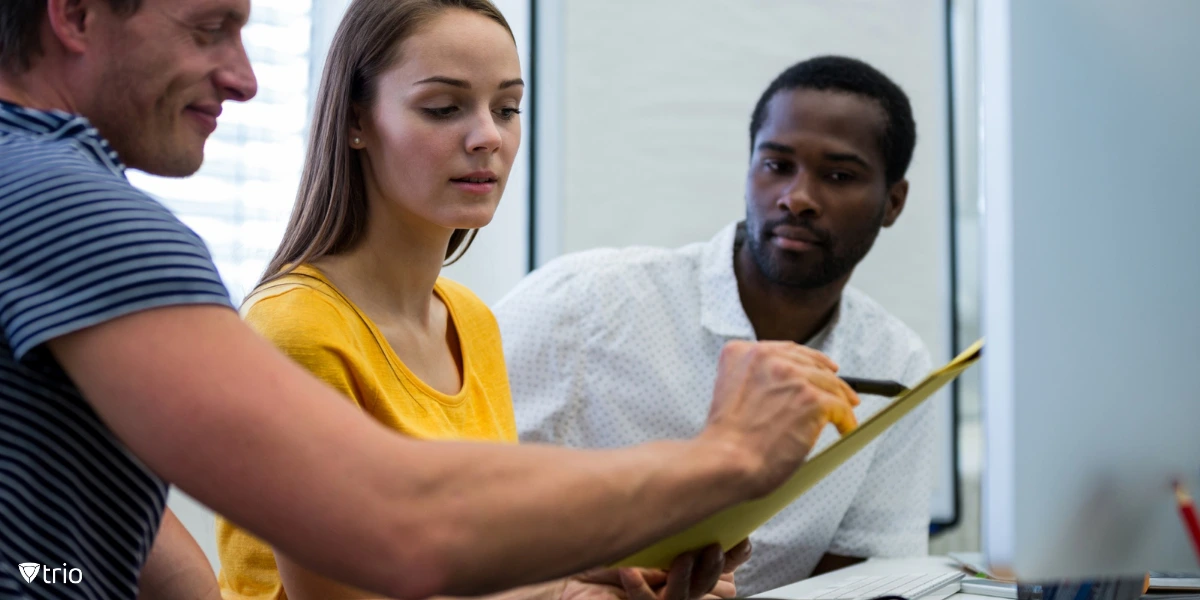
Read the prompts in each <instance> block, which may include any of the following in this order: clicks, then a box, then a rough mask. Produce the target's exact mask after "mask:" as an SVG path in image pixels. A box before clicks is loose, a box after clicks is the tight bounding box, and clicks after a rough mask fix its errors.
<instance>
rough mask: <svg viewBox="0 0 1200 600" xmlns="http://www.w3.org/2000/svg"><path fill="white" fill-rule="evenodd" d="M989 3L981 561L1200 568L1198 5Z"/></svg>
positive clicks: (1068, 568)
mask: <svg viewBox="0 0 1200 600" xmlns="http://www.w3.org/2000/svg"><path fill="white" fill-rule="evenodd" d="M980 9H981V12H980V14H979V17H980V18H979V29H980V38H979V41H980V46H979V51H980V78H981V83H982V87H981V98H982V105H981V114H982V134H983V142H982V144H983V145H982V148H981V154H982V158H981V167H982V177H983V181H984V184H983V187H984V212H985V216H984V244H983V246H984V250H983V251H984V261H983V262H984V265H983V269H984V274H983V278H984V290H983V294H984V296H983V298H984V308H983V313H984V317H983V318H984V335H985V336H986V339H987V347H986V348H985V350H984V358H983V369H984V370H983V377H984V395H983V404H984V412H983V415H984V431H985V444H986V451H985V461H986V462H985V466H984V478H983V529H984V532H983V533H984V542H983V544H984V550H985V554H986V555H987V557H988V559H989V561H990V562H991V563H992V564H993V565H1000V566H1008V567H1011V568H1012V569H1013V570H1014V571H1015V573H1016V574H1017V575H1018V576H1019V577H1021V578H1023V579H1027V580H1031V581H1032V580H1038V579H1057V578H1074V577H1085V576H1089V577H1090V576H1101V575H1118V574H1134V573H1141V572H1145V571H1147V570H1151V569H1157V570H1192V571H1195V570H1198V567H1197V565H1198V562H1197V557H1196V555H1195V553H1194V552H1193V550H1192V548H1191V545H1190V544H1189V542H1188V539H1187V537H1186V534H1185V529H1184V528H1183V526H1182V524H1181V521H1180V518H1179V515H1178V513H1177V512H1176V505H1175V498H1174V495H1173V493H1172V491H1171V488H1170V481H1171V480H1172V479H1173V478H1176V477H1181V478H1183V480H1184V482H1185V483H1186V484H1188V485H1189V486H1190V487H1191V489H1192V490H1193V491H1200V63H1197V57H1200V35H1197V34H1196V30H1197V29H1198V28H1200V2H1196V1H1194V0H1154V1H1150V2H1143V1H1131V0H1126V1H1118V0H1055V1H1053V2H1046V1H1045V0H989V1H988V2H983V3H981V5H980Z"/></svg>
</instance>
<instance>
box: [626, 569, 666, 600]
mask: <svg viewBox="0 0 1200 600" xmlns="http://www.w3.org/2000/svg"><path fill="white" fill-rule="evenodd" d="M617 574H618V576H619V577H620V578H621V587H623V588H625V594H626V595H627V596H629V600H658V597H657V596H656V595H655V594H654V590H653V589H651V588H650V585H649V584H647V583H646V580H645V579H644V578H643V577H642V572H641V571H640V570H638V569H631V568H624V569H618V570H617Z"/></svg>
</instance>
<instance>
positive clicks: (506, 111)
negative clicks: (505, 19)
mask: <svg viewBox="0 0 1200 600" xmlns="http://www.w3.org/2000/svg"><path fill="white" fill-rule="evenodd" d="M497 112H499V113H500V118H501V119H504V120H505V121H511V120H512V119H513V117H516V116H517V115H519V114H521V109H519V108H516V107H508V108H502V109H500V110H499V111H497Z"/></svg>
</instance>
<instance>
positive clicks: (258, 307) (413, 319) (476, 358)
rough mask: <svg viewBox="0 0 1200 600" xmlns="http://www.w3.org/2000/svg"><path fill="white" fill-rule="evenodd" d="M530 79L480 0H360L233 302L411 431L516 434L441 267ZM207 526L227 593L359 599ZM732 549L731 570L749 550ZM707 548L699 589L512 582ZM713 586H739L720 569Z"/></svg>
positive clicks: (482, 309) (470, 320)
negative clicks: (268, 236) (277, 212)
mask: <svg viewBox="0 0 1200 600" xmlns="http://www.w3.org/2000/svg"><path fill="white" fill-rule="evenodd" d="M523 91H524V83H523V82H522V80H521V68H520V62H519V60H518V57H517V52H516V44H515V41H514V39H513V35H512V32H511V30H510V29H509V27H508V24H507V22H506V21H505V19H504V17H503V15H501V14H500V12H499V11H498V10H497V9H496V8H495V7H494V6H493V5H492V4H491V3H490V2H488V1H487V0H355V1H354V2H352V3H351V5H350V6H349V8H348V9H347V13H346V15H345V17H344V18H343V20H342V23H341V25H340V26H339V28H338V31H337V34H336V35H335V37H334V40H333V43H332V47H331V49H330V52H329V55H328V58H327V60H326V64H325V72H324V74H323V77H322V81H321V85H320V89H319V91H318V95H317V101H316V108H315V115H314V117H313V127H312V130H311V139H310V142H309V147H308V153H307V156H306V159H305V165H304V171H303V176H302V179H301V183H300V188H299V192H298V197H297V200H296V205H295V208H294V210H293V213H292V216H291V219H290V221H289V223H288V226H287V230H286V232H285V234H284V238H283V242H282V243H281V244H280V247H279V249H278V251H277V252H276V254H275V256H274V258H273V259H272V260H271V262H270V265H269V266H268V267H267V270H266V273H265V274H264V277H263V280H262V281H261V282H260V284H259V286H258V287H257V288H256V289H255V290H254V291H253V292H252V293H251V294H250V295H249V296H248V297H247V298H246V300H245V303H244V304H243V306H242V314H243V316H244V317H245V319H246V320H247V321H248V322H249V323H250V324H251V325H252V326H253V327H254V328H255V329H256V330H257V331H258V332H259V333H261V334H262V335H264V336H265V337H267V338H268V339H269V340H271V341H272V342H273V343H274V344H275V345H276V346H278V347H279V348H280V349H282V350H283V351H284V352H285V353H286V354H288V355H289V356H291V357H292V358H293V359H295V360H296V361H298V362H300V363H301V364H302V365H303V366H305V367H306V368H307V369H309V370H310V371H312V372H313V373H314V374H316V375H317V376H319V377H320V378H321V379H323V380H325V381H326V382H327V383H329V384H330V385H332V386H334V387H335V388H337V389H338V390H339V391H340V392H342V394H343V395H345V396H346V397H348V398H349V399H350V400H351V401H352V402H354V403H355V404H356V405H357V406H358V407H360V408H361V409H362V410H363V411H366V412H367V413H369V414H370V415H372V416H373V417H375V418H376V419H377V420H378V421H379V422H380V423H382V424H383V425H385V426H387V427H389V428H392V429H394V430H396V431H398V432H401V433H403V434H405V435H410V436H413V437H419V438H427V439H471V440H488V441H507V442H515V441H516V427H515V424H514V420H513V413H512V402H511V397H510V393H509V388H508V379H507V375H506V372H505V366H504V358H503V353H502V349H501V345H500V333H499V329H498V327H497V325H496V321H495V319H494V317H493V316H492V314H491V312H490V311H489V310H488V308H487V306H486V305H484V303H483V302H482V301H480V300H479V298H478V297H476V296H475V295H474V294H472V293H471V292H470V291H469V290H468V289H466V288H465V287H463V286H461V285H459V284H457V283H454V282H452V281H449V280H447V279H444V278H441V277H440V273H441V269H442V267H443V265H444V264H446V262H447V261H449V260H450V259H451V258H452V257H455V256H456V255H458V256H461V252H463V251H465V250H466V249H467V247H469V245H470V242H471V239H472V238H473V236H474V234H475V232H476V231H477V230H478V229H479V228H481V227H483V226H485V225H487V224H488V222H489V221H491V219H492V216H493V215H494V213H495V210H496V207H497V204H498V203H499V201H500V196H501V194H502V192H503V191H504V186H505V184H506V182H507V179H508V175H509V172H510V170H511V169H512V165H513V161H514V158H515V156H516V153H517V147H518V145H519V143H520V138H521V121H520V118H519V113H520V108H519V106H520V103H521V97H522V93H523ZM451 262H452V261H451ZM337 450H338V449H337V448H330V449H329V451H330V452H337ZM401 475H402V474H401ZM313 485H314V486H320V485H321V482H319V481H314V482H313ZM344 510H347V511H352V510H354V507H344ZM217 530H218V545H219V549H220V553H221V562H222V570H221V574H220V583H221V587H222V590H223V592H224V593H225V595H226V597H227V598H273V599H274V598H285V597H289V596H290V597H291V598H293V599H299V598H322V599H329V598H356V597H362V594H361V592H358V591H357V590H353V589H349V588H346V587H344V586H342V585H340V584H338V583H336V582H334V581H331V580H328V579H325V578H323V577H320V576H318V575H316V574H313V573H312V572H309V571H307V570H306V569H304V568H303V567H300V566H299V565H297V564H296V563H294V562H292V561H291V560H289V559H288V558H287V557H286V556H281V555H275V554H273V552H272V550H271V548H270V547H269V546H268V545H266V544H265V543H263V542H262V541H260V540H258V539H256V538H254V537H253V536H251V535H250V534H248V533H247V532H245V531H244V530H241V529H239V528H237V527H236V526H234V525H233V524H232V523H229V522H228V521H226V520H224V519H220V520H219V521H218V527H217ZM734 554H736V556H733V555H731V556H729V557H726V570H728V571H732V567H735V566H736V565H737V564H740V562H742V561H744V559H745V554H747V553H746V552H745V548H742V549H740V550H739V551H738V552H736V553H734ZM713 555H714V552H712V551H711V550H710V551H709V552H707V553H706V554H705V555H704V557H705V558H702V559H698V558H697V557H696V556H685V557H683V558H682V559H681V560H683V561H684V563H687V564H683V565H682V566H681V568H682V569H683V570H684V571H686V572H688V573H690V572H691V570H692V566H691V563H692V562H694V561H696V560H700V561H701V562H700V563H696V572H697V573H700V572H703V571H704V570H705V569H707V570H709V571H713V580H712V581H710V582H709V583H708V585H707V587H705V589H702V590H695V589H691V590H689V589H688V588H689V587H690V586H689V584H688V580H689V577H688V576H687V575H683V576H682V577H680V576H676V577H674V578H673V580H675V583H674V584H673V585H665V584H666V582H667V574H665V573H662V572H653V571H640V570H621V571H601V572H594V573H591V574H588V575H585V576H578V577H574V578H570V579H567V580H560V581H558V582H552V583H550V584H544V585H541V586H533V587H530V588H523V589H520V590H514V591H513V592H510V595H514V596H519V597H522V598H534V597H536V598H539V599H545V600H557V599H559V598H573V599H582V598H584V597H587V598H617V597H621V598H633V597H636V598H639V599H640V598H645V599H647V600H649V599H653V598H656V597H659V596H664V595H665V596H667V597H676V598H679V597H682V596H684V595H686V596H692V595H695V594H696V593H703V592H706V591H708V588H712V585H713V584H714V583H716V581H715V578H716V574H717V573H719V572H720V570H721V569H720V568H717V569H715V570H714V569H713V566H712V565H713V564H718V565H719V564H720V561H721V558H722V557H721V554H720V552H719V551H718V552H715V559H714V558H713ZM704 560H708V561H709V563H708V564H702V563H703V562H704ZM714 561H715V562H714ZM680 581H682V582H683V583H679V582H680ZM717 585H718V587H716V588H715V589H714V590H713V592H714V593H716V594H720V595H733V591H734V590H733V587H732V577H731V576H730V575H726V576H725V577H724V579H723V580H722V581H721V582H720V583H719V584H717ZM664 586H665V588H664Z"/></svg>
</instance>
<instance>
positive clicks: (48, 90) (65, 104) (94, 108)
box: [0, 0, 856, 599]
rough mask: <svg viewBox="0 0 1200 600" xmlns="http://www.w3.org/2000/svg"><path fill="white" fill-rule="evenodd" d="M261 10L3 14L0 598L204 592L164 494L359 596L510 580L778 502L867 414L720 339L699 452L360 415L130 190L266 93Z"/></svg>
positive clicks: (68, 5)
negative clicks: (134, 176) (447, 431)
mask: <svg viewBox="0 0 1200 600" xmlns="http://www.w3.org/2000/svg"><path fill="white" fill-rule="evenodd" d="M249 9H250V6H249V0H3V2H0V598H104V599H122V598H134V597H135V596H138V595H139V593H140V595H141V596H142V597H145V598H151V597H158V598H184V597H186V598H201V597H214V595H215V594H216V591H215V589H216V588H215V581H214V578H213V574H212V572H211V570H210V569H209V567H208V564H207V561H206V560H205V559H204V557H203V555H202V554H201V553H200V551H199V549H198V547H197V546H196V544H195V542H194V540H192V539H191V537H190V536H189V535H188V533H187V531H186V530H185V529H183V527H182V526H181V525H180V524H179V522H178V521H177V520H175V519H174V517H173V516H172V515H171V514H170V512H169V511H167V510H166V509H165V499H166V493H167V486H168V482H171V483H174V484H177V485H179V486H180V487H181V488H182V489H184V490H186V491H187V492H188V493H189V494H191V495H193V496H194V497H196V498H198V499H200V500H201V501H203V502H204V503H206V504H207V505H209V506H211V507H212V508H214V509H215V510H217V511H219V512H221V513H223V514H225V515H227V516H228V517H229V518H230V519H231V520H233V521H235V522H237V523H238V524H240V525H243V526H245V527H247V528H248V529H250V530H251V531H253V532H254V533H255V534H257V535H259V536H261V537H262V538H264V539H266V540H269V541H270V542H271V543H272V544H273V545H274V546H275V548H276V549H277V551H280V552H285V553H288V554H289V555H290V556H291V557H292V558H294V559H295V560H297V561H298V562H300V563H301V564H305V565H306V566H309V567H311V568H313V569H315V570H317V571H319V572H321V573H323V574H327V575H330V576H333V577H335V578H337V579H340V580H342V581H345V582H347V583H350V584H352V585H356V586H358V587H362V588H364V589H370V590H375V591H379V592H381V593H385V594H389V595H393V596H399V597H404V598H419V597H425V596H430V595H434V594H459V595H475V594H480V593H485V592H492V591H497V590H502V589H506V588H510V587H513V586H517V585H523V584H529V583H534V582H537V581H542V580H546V579H549V578H552V577H557V576H562V575H564V574H568V573H572V572H576V571H578V570H581V569H584V568H587V567H590V566H593V565H596V564H599V563H602V562H604V561H607V560H612V559H615V558H617V557H618V556H620V555H622V554H626V553H630V552H632V551H634V550H636V549H638V548H640V547H642V546H644V545H646V544H648V543H650V542H652V541H653V540H655V539H656V538H659V537H662V536H664V535H666V534H668V533H671V532H673V531H676V530H679V529H681V528H683V527H685V526H687V525H688V524H690V523H694V522H696V521H698V520H700V519H702V518H705V517H707V516H708V515H711V514H712V513H714V512H716V511H718V510H720V509H722V508H725V507H728V506H730V505H732V504H735V503H738V502H742V501H745V500H748V499H751V498H753V497H756V496H759V495H762V494H764V493H766V492H768V491H769V490H771V489H773V487H774V486H775V485H777V484H778V483H780V482H781V481H782V480H783V478H785V477H786V476H787V475H789V474H790V473H791V472H792V471H793V470H794V469H795V468H796V467H797V466H798V465H799V464H800V463H801V462H802V460H803V458H804V456H805V455H806V454H807V452H808V451H809V449H810V448H811V446H812V444H813V442H814V440H815V438H816V435H817V434H818V433H819V432H820V430H821V428H822V427H823V426H824V424H825V423H826V422H828V421H829V420H831V419H832V420H833V421H835V422H838V423H840V424H841V425H844V426H848V425H850V424H851V423H852V419H853V414H852V413H851V412H850V408H851V404H852V403H853V402H855V401H856V398H855V397H854V395H853V393H852V392H849V391H847V389H846V388H845V387H844V385H843V384H841V383H840V382H839V381H838V380H837V379H836V377H835V376H834V375H833V367H832V364H831V363H830V362H828V360H827V359H825V358H824V357H823V356H821V355H818V354H816V353H813V352H810V351H807V350H805V349H803V348H800V347H798V346H796V345H794V344H783V343H775V344H749V343H736V344H731V345H730V346H729V347H728V348H727V351H726V352H725V355H724V357H723V361H722V367H721V375H720V379H719V380H718V383H717V391H716V392H715V393H714V404H713V410H712V412H711V416H710V419H709V426H708V427H707V428H706V429H705V431H704V432H703V433H702V434H701V435H699V436H697V437H696V438H693V439H691V440H687V441H680V442H658V443H655V444H649V445H645V446H639V447H636V448H630V449H625V450H619V451H609V452H603V453H600V452H586V451H576V450H567V449H557V448H548V447H528V446H521V447H518V446H490V445H486V444H469V443H451V442H443V443H435V442H419V441H414V440H410V439H407V438H404V437H401V436H398V435H393V434H390V433H388V432H386V431H385V430H383V429H382V428H380V427H379V426H378V425H377V424H376V423H375V422H373V421H372V420H371V419H369V418H367V417H365V416H364V415H362V414H361V413H358V412H356V411H355V410H354V409H352V408H351V407H350V406H349V404H347V403H346V402H344V401H342V400H341V399H339V398H337V397H336V396H335V395H334V394H335V392H333V391H332V390H330V389H328V388H327V387H325V386H323V385H321V384H320V383H319V382H318V381H317V380H315V379H314V378H312V377H311V376H310V375H309V374H308V373H307V372H305V371H304V370H303V369H301V368H300V367H299V366H297V365H294V364H292V363H290V362H289V361H287V360H286V359H285V358H284V357H283V356H282V355H280V354H279V353H277V352H276V351H275V350H274V348H272V347H271V346H270V345H269V344H268V343H267V342H265V341H264V340H261V339H259V338H257V337H256V336H255V335H254V334H253V333H252V332H251V330H250V329H249V328H248V327H246V326H245V325H244V324H242V323H241V321H240V320H239V319H238V318H237V313H236V312H235V311H234V310H233V309H232V307H231V306H230V301H229V297H228V294H227V292H226V290H225V289H224V287H223V286H222V284H221V281H220V278H219V277H218V275H217V272H216V269H215V267H214V266H213V264H212V260H211V259H210V257H209V254H208V251H207V250H206V248H205V247H204V244H203V243H202V242H201V240H200V239H199V238H198V237H197V236H196V235H195V234H194V233H193V232H192V231H190V230H189V229H188V228H187V227H185V226H183V225H182V224H181V223H180V222H179V221H178V220H177V219H176V218H175V217H174V216H173V215H171V214H170V213H169V212H168V211H167V210H165V209H164V208H163V207H162V206H161V205H160V204H158V203H157V202H155V201H154V200H153V199H151V198H149V197H148V196H146V195H145V194H143V193H141V192H139V191H138V190H136V189H134V188H133V187H131V186H130V185H129V183H128V181H127V180H126V179H125V175H124V169H125V167H126V166H127V165H128V166H129V167H133V168H138V169H142V170H145V171H148V172H151V173H156V174H160V175H173V176H186V175H189V174H191V173H192V172H194V171H195V170H196V169H197V168H198V167H199V166H200V163H201V161H202V159H203V149H204V142H205V140H206V139H207V137H208V135H209V134H211V133H212V131H213V130H214V128H215V127H216V121H217V117H218V116H219V114H220V112H221V105H222V103H223V102H224V101H226V100H233V101H239V102H240V101H246V100H249V99H250V98H251V97H252V96H253V95H254V93H255V80H254V75H253V73H252V71H251V69H250V65H249V62H248V60H247V57H246V53H245V49H244V48H243V46H242V42H241V37H240V32H241V28H242V26H243V25H244V23H245V22H246V19H247V16H248V13H249ZM347 143H349V141H347ZM591 515H603V518H598V519H597V518H588V517H590V516H591ZM721 558H722V557H721V554H720V553H719V552H715V553H714V552H708V553H706V554H705V559H704V560H701V559H698V558H696V557H695V556H689V557H686V558H684V559H683V560H682V561H679V562H678V563H677V564H678V566H679V570H678V571H676V574H678V576H674V577H672V578H671V579H670V583H669V584H668V585H667V588H666V589H665V590H663V591H661V594H660V597H663V598H668V599H682V598H684V597H690V596H695V595H697V594H702V593H704V592H706V591H708V590H709V589H711V588H712V586H713V584H714V583H715V581H716V577H717V575H719V574H720V571H721ZM693 563H695V564H696V565H697V566H696V568H695V569H694V570H693V569H692V564H693ZM689 573H690V576H689ZM139 588H140V589H139ZM647 591H648V589H647Z"/></svg>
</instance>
